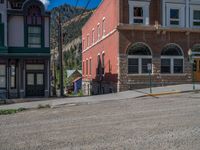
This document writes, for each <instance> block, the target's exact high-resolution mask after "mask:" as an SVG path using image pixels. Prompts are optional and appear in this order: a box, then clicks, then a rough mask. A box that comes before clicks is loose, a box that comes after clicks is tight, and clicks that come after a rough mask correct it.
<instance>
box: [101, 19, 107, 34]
mask: <svg viewBox="0 0 200 150" xmlns="http://www.w3.org/2000/svg"><path fill="white" fill-rule="evenodd" d="M102 35H103V36H105V35H106V20H105V18H103V21H102Z"/></svg>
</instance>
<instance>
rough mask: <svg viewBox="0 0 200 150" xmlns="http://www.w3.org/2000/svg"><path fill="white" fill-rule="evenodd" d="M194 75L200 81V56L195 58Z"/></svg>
mask: <svg viewBox="0 0 200 150" xmlns="http://www.w3.org/2000/svg"><path fill="white" fill-rule="evenodd" d="M194 77H195V81H197V82H200V58H196V59H195V60H194Z"/></svg>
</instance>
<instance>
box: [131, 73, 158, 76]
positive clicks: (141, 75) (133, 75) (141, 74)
mask: <svg viewBox="0 0 200 150" xmlns="http://www.w3.org/2000/svg"><path fill="white" fill-rule="evenodd" d="M151 75H154V74H151ZM128 76H149V74H148V73H147V74H146V73H145V74H128Z"/></svg>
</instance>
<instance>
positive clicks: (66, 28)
mask: <svg viewBox="0 0 200 150" xmlns="http://www.w3.org/2000/svg"><path fill="white" fill-rule="evenodd" d="M59 12H61V16H62V27H63V30H62V32H63V52H64V62H65V66H66V68H67V69H81V51H82V46H81V45H82V40H81V39H82V38H81V29H82V27H83V25H84V24H85V23H86V22H87V20H88V19H89V17H90V16H91V14H92V11H91V10H86V11H85V10H84V9H83V8H75V7H72V6H69V5H67V4H65V5H62V6H60V7H57V8H54V9H53V10H52V11H51V20H52V21H51V49H52V50H53V51H54V53H55V54H56V56H58V51H57V45H58V43H57V39H58V36H57V35H58V30H57V29H58V27H57V23H56V18H57V16H58V13H59ZM83 12H84V13H83ZM56 58H58V57H56Z"/></svg>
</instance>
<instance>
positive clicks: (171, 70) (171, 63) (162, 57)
mask: <svg viewBox="0 0 200 150" xmlns="http://www.w3.org/2000/svg"><path fill="white" fill-rule="evenodd" d="M162 59H169V60H170V73H162V63H160V73H161V74H162V75H171V74H177V75H181V74H183V73H184V56H161V59H160V62H161V61H162ZM175 59H180V60H183V66H182V67H183V69H182V70H183V72H181V73H174V67H175V66H174V60H175Z"/></svg>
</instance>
